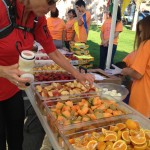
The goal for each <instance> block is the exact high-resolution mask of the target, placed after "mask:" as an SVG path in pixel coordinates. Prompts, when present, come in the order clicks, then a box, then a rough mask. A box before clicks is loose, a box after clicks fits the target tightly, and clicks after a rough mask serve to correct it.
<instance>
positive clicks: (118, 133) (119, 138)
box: [117, 130, 122, 140]
mask: <svg viewBox="0 0 150 150" xmlns="http://www.w3.org/2000/svg"><path fill="white" fill-rule="evenodd" d="M117 136H118V140H121V137H122V131H120V130H119V131H118V132H117Z"/></svg>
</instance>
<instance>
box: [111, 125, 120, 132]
mask: <svg viewBox="0 0 150 150" xmlns="http://www.w3.org/2000/svg"><path fill="white" fill-rule="evenodd" d="M109 130H110V131H115V132H116V131H118V130H119V129H118V127H117V126H110V127H109Z"/></svg>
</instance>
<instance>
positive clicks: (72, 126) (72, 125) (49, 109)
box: [44, 97, 133, 130]
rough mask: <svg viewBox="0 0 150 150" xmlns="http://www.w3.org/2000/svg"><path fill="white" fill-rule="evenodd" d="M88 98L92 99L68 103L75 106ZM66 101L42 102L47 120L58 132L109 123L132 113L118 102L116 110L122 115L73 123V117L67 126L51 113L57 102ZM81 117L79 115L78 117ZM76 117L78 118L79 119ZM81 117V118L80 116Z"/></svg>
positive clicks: (131, 110) (127, 107) (78, 99)
mask: <svg viewBox="0 0 150 150" xmlns="http://www.w3.org/2000/svg"><path fill="white" fill-rule="evenodd" d="M89 98H92V97H86V98H85V97H82V98H81V97H80V98H75V99H70V101H72V102H73V104H74V105H75V104H77V102H81V100H82V99H89ZM67 101H68V100H63V101H62V100H60V99H58V100H55V101H47V102H46V101H45V102H44V107H45V109H46V112H47V115H49V119H50V121H51V122H53V123H55V125H56V126H57V128H58V129H59V130H68V129H75V128H78V127H82V126H85V125H91V124H92V123H93V122H95V123H96V122H98V123H103V122H111V121H113V120H117V119H120V118H121V117H122V116H126V115H128V114H132V113H133V109H131V107H129V106H128V105H126V104H125V103H123V102H119V103H117V105H118V106H117V108H116V110H121V111H122V112H123V114H121V115H117V116H109V117H99V118H98V117H97V118H96V119H94V120H92V119H90V120H84V121H80V122H78V121H74V119H75V118H74V117H73V118H70V120H69V119H68V120H69V124H66V123H64V122H62V121H58V120H57V119H58V118H56V117H55V116H54V115H55V114H54V113H53V112H52V109H55V106H56V104H57V103H58V102H61V103H65V102H67ZM105 101H108V100H105ZM70 111H71V110H70ZM79 116H81V115H79ZM79 116H78V117H79ZM82 117H83V116H82Z"/></svg>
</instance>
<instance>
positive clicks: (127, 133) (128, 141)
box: [122, 131, 130, 144]
mask: <svg viewBox="0 0 150 150" xmlns="http://www.w3.org/2000/svg"><path fill="white" fill-rule="evenodd" d="M129 136H130V134H129V131H123V132H122V139H123V140H124V141H125V142H126V143H127V144H129V143H130V137H129Z"/></svg>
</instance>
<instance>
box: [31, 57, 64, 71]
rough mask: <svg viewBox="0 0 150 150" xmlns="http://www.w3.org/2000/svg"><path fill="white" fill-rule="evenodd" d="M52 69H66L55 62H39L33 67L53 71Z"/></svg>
mask: <svg viewBox="0 0 150 150" xmlns="http://www.w3.org/2000/svg"><path fill="white" fill-rule="evenodd" d="M42 61H43V60H42ZM52 70H54V71H55V70H64V69H63V68H61V67H60V66H58V65H57V64H55V62H51V63H50V64H44V65H43V64H42V63H41V64H39V65H38V64H37V65H35V67H34V68H33V71H52Z"/></svg>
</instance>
